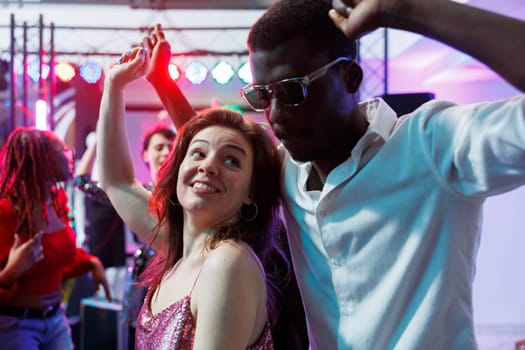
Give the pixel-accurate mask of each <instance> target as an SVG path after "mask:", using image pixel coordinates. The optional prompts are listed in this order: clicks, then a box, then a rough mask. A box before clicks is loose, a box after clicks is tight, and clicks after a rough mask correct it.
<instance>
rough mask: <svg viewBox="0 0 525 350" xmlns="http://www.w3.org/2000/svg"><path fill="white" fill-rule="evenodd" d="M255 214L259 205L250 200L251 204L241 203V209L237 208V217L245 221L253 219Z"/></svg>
mask: <svg viewBox="0 0 525 350" xmlns="http://www.w3.org/2000/svg"><path fill="white" fill-rule="evenodd" d="M243 212H244V213H243ZM257 214H259V207H257V204H256V203H255V202H252V203H251V204H243V205H242V207H241V210H239V217H240V218H241V220H243V221H246V222H250V221H253V220H255V218H256V217H257Z"/></svg>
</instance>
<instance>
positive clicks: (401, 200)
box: [156, 0, 525, 350]
mask: <svg viewBox="0 0 525 350" xmlns="http://www.w3.org/2000/svg"><path fill="white" fill-rule="evenodd" d="M346 3H347V5H349V6H350V10H351V11H341V12H342V13H344V15H342V14H339V13H338V12H336V11H335V10H330V7H331V3H330V2H329V1H326V0H325V1H320V0H280V1H277V2H275V3H274V5H272V6H271V7H270V8H269V9H268V10H267V11H266V12H265V14H264V15H263V16H262V17H261V18H260V19H259V20H258V21H257V22H256V23H255V24H254V25H253V26H252V28H251V31H250V34H249V38H248V46H249V49H250V60H251V66H252V73H253V78H254V83H253V84H252V85H249V86H247V87H246V88H244V89H243V90H242V94H243V96H244V98H245V99H246V101H247V102H248V103H249V104H250V105H251V106H252V107H253V108H254V109H256V110H259V111H263V112H264V113H265V115H266V117H267V118H268V121H269V123H270V125H271V127H272V129H273V131H274V133H275V135H276V136H277V137H278V138H279V139H280V141H281V142H282V144H281V151H282V155H283V172H282V174H283V176H282V183H281V185H282V197H283V214H284V216H283V218H284V221H285V223H286V228H287V231H288V236H289V244H290V250H291V254H292V258H293V262H294V267H295V273H296V277H297V282H298V285H299V288H300V291H301V295H302V298H303V302H304V306H305V310H306V317H307V323H308V331H309V340H310V347H311V348H312V349H461V350H464V349H476V348H477V345H476V340H475V335H474V329H473V319H472V279H473V276H474V271H475V259H476V253H477V248H478V241H479V233H480V225H481V212H482V205H483V202H484V200H485V199H486V198H487V197H488V196H490V195H494V194H499V193H502V192H505V191H509V190H511V189H514V188H516V187H518V186H520V185H522V184H523V183H525V97H524V96H523V95H520V96H516V97H515V98H511V99H508V100H505V101H496V102H492V103H480V104H478V105H475V106H457V105H455V104H454V103H451V102H443V101H432V102H429V103H427V104H425V105H423V106H421V107H420V108H419V109H417V110H416V111H415V112H413V113H411V114H409V115H406V116H402V117H400V118H399V119H398V118H397V116H396V115H395V113H394V112H393V111H392V109H391V108H390V107H389V106H388V105H386V103H385V102H384V101H382V100H381V99H374V100H370V101H365V102H362V103H360V104H359V103H358V101H357V95H356V93H357V92H358V89H359V86H360V84H361V81H362V79H363V76H362V70H361V68H360V67H359V65H358V64H357V63H356V62H355V61H354V60H353V58H354V57H355V43H354V41H353V39H354V38H357V37H359V36H360V35H362V34H364V33H366V32H369V31H371V30H374V29H376V28H378V27H383V26H388V27H392V28H397V29H402V30H409V31H412V32H416V33H419V34H423V35H426V36H428V37H431V38H433V39H436V40H440V41H442V42H443V43H444V44H447V45H450V46H452V47H455V48H457V49H459V50H462V51H464V52H465V53H467V54H469V55H471V56H473V57H475V58H477V59H479V60H480V61H482V62H483V63H485V64H486V65H487V66H489V67H490V68H491V69H493V70H494V71H495V72H497V73H498V74H500V75H501V76H502V77H503V78H505V79H506V80H507V81H508V82H510V83H511V84H513V85H514V86H516V87H517V88H518V89H520V90H521V91H524V90H525V69H522V65H523V63H522V62H525V37H524V36H523V35H522V33H524V32H525V22H522V21H519V20H515V19H511V18H508V17H504V16H500V15H498V14H494V13H490V12H487V11H483V10H480V9H475V8H473V7H469V6H466V5H462V4H458V3H455V2H452V1H440V0H429V1H419V0H406V1H395V0H362V1H346ZM495 28H497V30H496V29H495ZM365 79H366V77H365ZM156 90H157V92H159V91H162V89H161V88H160V87H157V88H156ZM159 94H160V96H161V98H162V99H163V100H166V99H167V97H166V96H167V95H168V94H169V93H168V92H167V90H164V92H163V93H162V92H160V93H159ZM163 94H164V96H163ZM170 113H172V114H173V115H174V120H175V121H177V120H179V121H180V120H183V119H184V118H181V114H183V113H181V110H179V111H172V110H171V109H170ZM177 113H178V114H177Z"/></svg>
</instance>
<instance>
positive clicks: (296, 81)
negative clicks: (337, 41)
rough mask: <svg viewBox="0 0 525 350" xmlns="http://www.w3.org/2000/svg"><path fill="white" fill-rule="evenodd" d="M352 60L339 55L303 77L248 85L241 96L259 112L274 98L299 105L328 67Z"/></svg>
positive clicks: (267, 106)
mask: <svg viewBox="0 0 525 350" xmlns="http://www.w3.org/2000/svg"><path fill="white" fill-rule="evenodd" d="M343 61H344V62H348V61H352V59H351V58H349V57H338V58H336V59H335V60H333V61H331V62H330V63H328V64H326V65H324V66H322V67H321V68H319V69H317V70H315V71H314V72H312V73H310V74H307V75H305V76H303V77H298V78H289V79H283V80H280V81H278V82H276V83H272V84H267V85H253V84H250V85H247V86H245V87H243V88H242V89H241V96H242V97H243V98H244V100H246V102H247V103H248V105H249V106H250V107H251V108H252V109H254V110H255V111H258V112H263V111H265V110H267V109H268V108H270V106H271V103H272V98H274V97H275V98H276V99H277V100H279V102H281V103H283V104H285V105H286V106H293V107H297V106H299V105H301V104H302V103H304V101H305V100H306V96H307V95H308V85H310V84H311V83H313V82H314V81H316V80H317V79H319V78H321V77H322V76H324V75H325V74H326V72H327V71H328V69H330V68H331V67H332V66H334V65H336V64H337V63H339V62H343Z"/></svg>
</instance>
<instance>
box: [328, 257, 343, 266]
mask: <svg viewBox="0 0 525 350" xmlns="http://www.w3.org/2000/svg"><path fill="white" fill-rule="evenodd" d="M330 261H331V262H332V265H334V266H337V267H339V266H341V265H342V264H341V261H340V260H339V259H336V258H332V259H330Z"/></svg>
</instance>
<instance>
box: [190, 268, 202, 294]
mask: <svg viewBox="0 0 525 350" xmlns="http://www.w3.org/2000/svg"><path fill="white" fill-rule="evenodd" d="M203 266H204V261H203V262H202V264H201V267H200V268H199V272H198V273H197V276H196V277H195V281H193V285H192V286H191V290H190V294H189V296H190V297H191V294H192V293H193V288H195V285H196V284H197V281H198V279H199V277H200V275H201V271H202V267H203Z"/></svg>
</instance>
